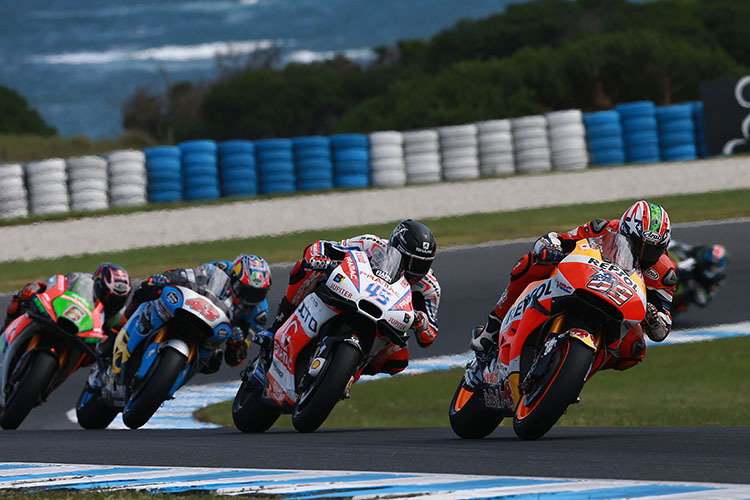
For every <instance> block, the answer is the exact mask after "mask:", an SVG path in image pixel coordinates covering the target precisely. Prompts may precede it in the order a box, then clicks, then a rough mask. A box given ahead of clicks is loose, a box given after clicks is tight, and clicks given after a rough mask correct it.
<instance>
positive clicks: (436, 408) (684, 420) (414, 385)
mask: <svg viewBox="0 0 750 500" xmlns="http://www.w3.org/2000/svg"><path fill="white" fill-rule="evenodd" d="M748 357H750V337H740V338H732V339H722V340H714V341H710V342H699V343H692V344H678V345H670V346H656V347H650V348H649V349H648V351H647V353H646V359H645V361H644V362H643V363H641V364H640V365H638V366H636V367H633V368H631V369H629V370H626V371H622V372H618V371H614V370H607V371H603V372H601V373H597V374H595V375H594V377H592V379H591V380H589V381H588V382H587V383H586V385H585V386H584V389H583V392H582V394H581V403H580V404H577V405H573V406H571V407H570V408H569V409H568V412H567V413H566V414H565V415H563V417H562V418H561V419H560V421H559V422H558V424H557V425H561V426H675V425H677V426H701V425H721V426H747V425H750V391H748V390H747V386H748V384H750V373H749V372H748V370H747V359H748ZM462 374H463V370H462V369H454V370H449V371H442V372H432V373H426V374H421V375H403V376H396V377H393V378H388V379H381V380H375V381H371V382H365V383H358V384H355V385H354V386H353V387H352V391H351V396H352V397H351V399H348V400H344V401H341V402H339V404H338V405H336V407H335V408H334V410H333V412H332V413H331V415H330V416H329V417H328V419H327V420H326V421H325V423H324V424H323V426H322V427H323V428H358V427H434V426H448V425H450V424H449V422H448V405H449V404H450V401H451V398H452V397H453V393H454V392H455V390H456V387H458V382H459V380H460V379H461V376H462ZM195 416H196V418H198V419H199V420H202V421H207V422H215V423H218V424H220V425H224V426H232V425H233V424H232V412H231V401H226V402H223V403H218V404H216V405H212V406H209V407H206V408H203V409H201V410H198V411H197V412H196V414H195ZM511 423H512V420H510V419H504V420H503V423H502V425H511ZM274 427H280V428H289V427H291V419H290V417H289V416H288V415H282V417H281V418H280V419H279V420H278V421H277V422H276V424H275V426H274Z"/></svg>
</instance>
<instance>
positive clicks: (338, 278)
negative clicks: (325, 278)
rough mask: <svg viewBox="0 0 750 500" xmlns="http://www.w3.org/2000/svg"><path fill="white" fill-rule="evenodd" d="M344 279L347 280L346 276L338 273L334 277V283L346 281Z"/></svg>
mask: <svg viewBox="0 0 750 500" xmlns="http://www.w3.org/2000/svg"><path fill="white" fill-rule="evenodd" d="M344 278H345V276H344V275H343V274H341V273H337V274H336V276H334V277H333V282H334V283H341V282H342V281H344Z"/></svg>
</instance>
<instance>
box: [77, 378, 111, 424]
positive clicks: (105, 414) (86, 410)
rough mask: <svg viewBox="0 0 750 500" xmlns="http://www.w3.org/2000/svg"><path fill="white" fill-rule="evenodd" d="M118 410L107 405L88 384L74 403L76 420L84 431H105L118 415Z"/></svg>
mask: <svg viewBox="0 0 750 500" xmlns="http://www.w3.org/2000/svg"><path fill="white" fill-rule="evenodd" d="M118 413H119V412H118V410H117V409H116V408H113V407H112V406H109V405H107V404H106V403H105V402H104V401H103V400H102V398H101V396H99V394H98V391H94V390H93V389H91V387H89V384H88V383H86V385H85V386H84V387H83V390H82V391H81V395H80V396H78V402H77V403H76V419H77V420H78V425H80V426H81V427H83V428H84V429H106V428H107V427H108V426H109V424H111V423H112V420H114V419H115V417H116V416H117V414H118Z"/></svg>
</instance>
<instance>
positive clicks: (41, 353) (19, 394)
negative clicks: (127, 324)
mask: <svg viewBox="0 0 750 500" xmlns="http://www.w3.org/2000/svg"><path fill="white" fill-rule="evenodd" d="M103 321H104V306H103V305H102V304H101V303H100V302H97V301H95V300H94V281H93V279H92V278H91V277H90V276H88V275H85V274H80V275H78V276H74V277H71V278H69V279H68V278H66V277H65V276H64V275H62V274H58V275H55V276H53V277H51V278H50V279H49V280H47V289H46V290H45V291H44V292H43V293H39V294H37V295H36V296H35V297H34V298H33V299H32V300H31V303H30V307H29V310H28V311H26V312H25V313H24V314H22V315H21V316H19V317H18V318H16V319H15V320H14V321H13V322H11V323H10V324H9V325H8V327H7V328H6V329H5V331H4V332H3V333H2V350H1V351H0V367H2V368H0V387H2V388H3V390H2V392H0V426H1V427H2V428H3V429H16V428H17V427H18V426H19V425H21V422H23V420H24V419H25V418H26V416H27V415H28V414H29V412H30V411H31V409H32V408H34V407H35V406H37V405H39V404H41V403H43V402H44V401H45V400H46V399H47V397H48V396H49V395H50V394H51V393H52V391H54V390H55V389H56V388H57V387H58V386H60V385H61V384H62V383H63V382H64V381H65V380H66V379H67V378H68V377H69V376H70V375H71V374H72V373H73V372H74V371H76V370H77V369H78V368H79V367H81V366H86V365H88V364H90V363H91V362H92V360H95V359H97V354H96V352H95V350H94V347H95V346H96V344H97V343H98V342H101V341H102V340H103V339H104V338H106V336H105V335H104V333H103V330H102V324H103Z"/></svg>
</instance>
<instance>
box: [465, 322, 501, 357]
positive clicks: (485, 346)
mask: <svg viewBox="0 0 750 500" xmlns="http://www.w3.org/2000/svg"><path fill="white" fill-rule="evenodd" d="M498 333H500V332H499V331H496V332H491V331H489V330H487V328H485V327H484V326H477V327H475V328H474V329H473V330H472V331H471V350H472V351H474V352H476V353H488V352H490V351H491V350H492V348H493V347H494V346H495V345H497V338H498Z"/></svg>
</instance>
